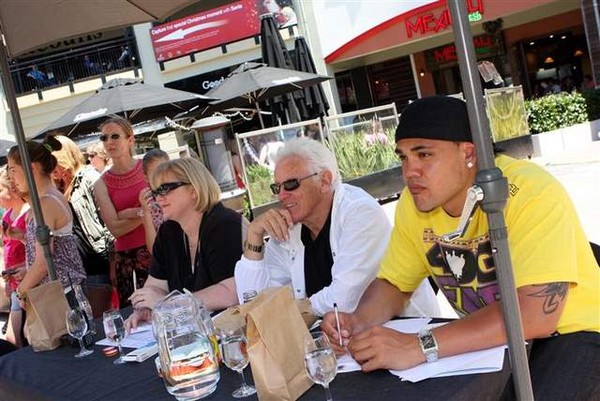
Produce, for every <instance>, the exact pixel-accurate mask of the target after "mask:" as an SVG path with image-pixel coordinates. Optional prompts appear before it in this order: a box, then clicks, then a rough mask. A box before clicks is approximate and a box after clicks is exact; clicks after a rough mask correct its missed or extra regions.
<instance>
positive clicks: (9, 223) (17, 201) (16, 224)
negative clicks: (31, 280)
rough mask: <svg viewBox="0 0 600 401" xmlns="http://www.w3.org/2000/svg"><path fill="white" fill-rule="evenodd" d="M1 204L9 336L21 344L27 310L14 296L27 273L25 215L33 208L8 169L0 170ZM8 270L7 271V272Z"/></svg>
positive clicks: (17, 343) (8, 337) (11, 340)
mask: <svg viewBox="0 0 600 401" xmlns="http://www.w3.org/2000/svg"><path fill="white" fill-rule="evenodd" d="M0 207H3V208H4V209H6V211H5V212H4V214H3V215H2V231H1V232H2V242H3V244H4V271H3V272H2V278H3V279H4V281H5V287H4V289H5V291H6V295H7V296H8V297H10V314H9V315H8V330H7V332H6V339H7V340H8V341H10V342H11V343H13V344H14V345H16V346H17V347H20V346H22V345H23V338H22V330H21V327H22V325H23V311H22V309H21V305H19V300H18V299H17V297H16V296H15V295H14V291H15V290H16V289H17V286H18V285H19V282H20V281H21V279H22V278H23V276H25V271H26V270H25V230H26V221H25V216H26V215H27V210H29V207H28V205H27V203H26V202H25V199H23V196H22V194H21V193H20V192H19V191H17V188H16V187H15V185H14V183H13V182H12V181H11V180H10V177H9V176H8V170H7V169H2V171H1V172H0ZM5 272H6V273H5Z"/></svg>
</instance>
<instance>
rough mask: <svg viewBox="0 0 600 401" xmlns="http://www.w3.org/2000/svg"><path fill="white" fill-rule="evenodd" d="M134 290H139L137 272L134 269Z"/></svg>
mask: <svg viewBox="0 0 600 401" xmlns="http://www.w3.org/2000/svg"><path fill="white" fill-rule="evenodd" d="M133 291H137V274H135V270H134V271H133Z"/></svg>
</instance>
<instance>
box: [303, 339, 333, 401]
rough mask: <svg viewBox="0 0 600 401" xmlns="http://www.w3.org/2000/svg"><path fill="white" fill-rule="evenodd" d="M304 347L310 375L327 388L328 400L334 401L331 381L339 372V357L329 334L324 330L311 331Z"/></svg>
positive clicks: (305, 361)
mask: <svg viewBox="0 0 600 401" xmlns="http://www.w3.org/2000/svg"><path fill="white" fill-rule="evenodd" d="M310 334H311V335H310V337H309V338H307V340H306V343H305V347H304V365H305V366H306V370H307V371H308V377H310V379H311V380H312V381H313V382H315V383H317V384H320V385H321V386H323V387H324V388H325V395H326V396H327V401H333V397H332V396H331V390H330V389H329V383H330V382H331V381H332V380H333V378H334V377H335V375H336V374H337V359H336V358H335V353H334V352H333V349H332V348H331V344H330V343H329V339H328V338H327V335H326V334H325V333H323V332H322V331H315V332H313V333H310Z"/></svg>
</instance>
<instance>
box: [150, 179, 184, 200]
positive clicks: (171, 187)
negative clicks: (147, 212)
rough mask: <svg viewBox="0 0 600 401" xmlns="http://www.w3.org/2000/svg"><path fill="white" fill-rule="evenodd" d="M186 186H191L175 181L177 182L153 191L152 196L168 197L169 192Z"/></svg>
mask: <svg viewBox="0 0 600 401" xmlns="http://www.w3.org/2000/svg"><path fill="white" fill-rule="evenodd" d="M184 185H190V183H189V182H183V181H175V182H165V183H164V184H161V185H159V186H158V187H157V188H156V189H155V190H153V191H152V195H154V197H155V198H156V197H157V196H166V195H167V194H168V193H169V192H171V191H172V190H174V189H177V188H179V187H182V186H184Z"/></svg>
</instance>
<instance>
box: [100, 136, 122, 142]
mask: <svg viewBox="0 0 600 401" xmlns="http://www.w3.org/2000/svg"><path fill="white" fill-rule="evenodd" d="M120 137H121V134H110V135H108V134H102V135H100V140H101V141H102V142H106V141H108V138H110V139H112V140H113V141H116V140H117V139H119V138H120Z"/></svg>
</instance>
